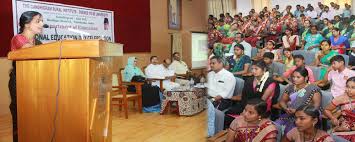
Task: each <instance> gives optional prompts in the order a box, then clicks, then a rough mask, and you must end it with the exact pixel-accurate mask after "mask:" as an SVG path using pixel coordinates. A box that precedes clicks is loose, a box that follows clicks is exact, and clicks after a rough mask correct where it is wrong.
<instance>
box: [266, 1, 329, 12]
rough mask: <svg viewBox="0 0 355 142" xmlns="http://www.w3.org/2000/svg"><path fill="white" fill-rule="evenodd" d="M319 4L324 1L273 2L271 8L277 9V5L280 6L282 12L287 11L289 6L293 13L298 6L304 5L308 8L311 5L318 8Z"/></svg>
mask: <svg viewBox="0 0 355 142" xmlns="http://www.w3.org/2000/svg"><path fill="white" fill-rule="evenodd" d="M318 2H323V0H271V6H272V7H275V5H279V6H280V12H282V11H283V10H285V8H286V6H287V5H291V6H292V9H291V12H293V11H295V10H296V5H298V4H299V5H302V6H304V7H306V6H307V5H308V4H311V5H312V6H313V7H314V8H316V7H318Z"/></svg>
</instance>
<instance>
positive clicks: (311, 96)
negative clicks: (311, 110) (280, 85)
mask: <svg viewBox="0 0 355 142" xmlns="http://www.w3.org/2000/svg"><path fill="white" fill-rule="evenodd" d="M292 81H293V84H290V85H289V86H288V87H287V88H286V89H285V92H284V93H283V95H282V98H281V100H280V102H279V106H280V108H281V109H283V110H284V112H285V113H284V114H282V115H281V116H280V118H279V119H278V120H277V121H276V123H278V124H280V125H283V126H285V133H287V132H289V131H290V130H291V129H292V128H294V127H295V125H294V122H295V115H294V114H295V112H296V109H297V108H298V107H299V106H301V105H303V104H311V105H314V106H315V107H316V108H319V107H320V104H321V94H320V89H319V88H318V87H317V86H316V85H313V84H308V71H307V69H306V68H304V67H299V68H297V69H296V70H295V71H294V72H293V74H292Z"/></svg>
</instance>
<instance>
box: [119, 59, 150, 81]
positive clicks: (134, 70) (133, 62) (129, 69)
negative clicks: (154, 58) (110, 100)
mask: <svg viewBox="0 0 355 142" xmlns="http://www.w3.org/2000/svg"><path fill="white" fill-rule="evenodd" d="M123 74H124V75H123V81H125V82H131V81H132V78H133V77H134V76H141V77H145V75H144V73H143V72H142V70H141V69H140V68H139V67H137V58H136V57H129V58H128V61H127V65H126V67H125V68H124V70H123Z"/></svg>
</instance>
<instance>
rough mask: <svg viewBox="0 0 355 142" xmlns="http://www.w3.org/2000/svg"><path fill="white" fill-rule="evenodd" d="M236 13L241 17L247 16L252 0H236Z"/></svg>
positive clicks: (251, 6)
mask: <svg viewBox="0 0 355 142" xmlns="http://www.w3.org/2000/svg"><path fill="white" fill-rule="evenodd" d="M236 1H237V2H236V5H237V6H236V8H237V13H240V12H242V13H243V16H245V15H248V14H249V11H250V9H252V8H253V3H252V0H236Z"/></svg>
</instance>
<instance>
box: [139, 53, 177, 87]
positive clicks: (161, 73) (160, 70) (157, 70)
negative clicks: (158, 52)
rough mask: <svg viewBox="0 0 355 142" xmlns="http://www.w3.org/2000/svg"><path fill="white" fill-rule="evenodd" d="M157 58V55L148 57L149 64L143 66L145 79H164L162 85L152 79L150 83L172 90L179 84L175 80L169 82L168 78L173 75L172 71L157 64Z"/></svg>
mask: <svg viewBox="0 0 355 142" xmlns="http://www.w3.org/2000/svg"><path fill="white" fill-rule="evenodd" d="M158 63H159V60H158V57H157V56H152V57H150V64H149V65H148V66H147V67H146V68H145V70H144V71H145V74H146V76H147V79H165V80H164V81H163V86H160V84H159V81H153V82H152V85H156V86H159V87H163V88H164V89H166V90H172V89H173V88H176V87H179V86H180V85H179V84H178V83H175V82H171V81H170V79H171V78H172V77H173V76H174V75H175V74H174V72H173V71H171V70H167V69H166V68H165V67H164V66H163V65H162V64H158Z"/></svg>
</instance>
